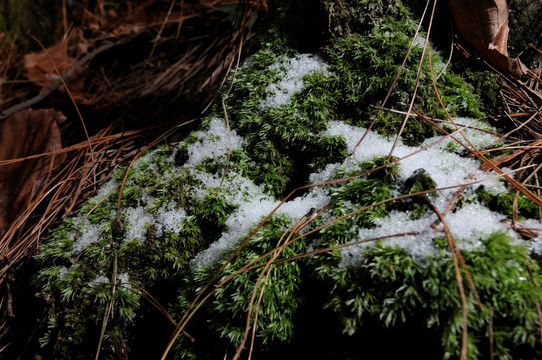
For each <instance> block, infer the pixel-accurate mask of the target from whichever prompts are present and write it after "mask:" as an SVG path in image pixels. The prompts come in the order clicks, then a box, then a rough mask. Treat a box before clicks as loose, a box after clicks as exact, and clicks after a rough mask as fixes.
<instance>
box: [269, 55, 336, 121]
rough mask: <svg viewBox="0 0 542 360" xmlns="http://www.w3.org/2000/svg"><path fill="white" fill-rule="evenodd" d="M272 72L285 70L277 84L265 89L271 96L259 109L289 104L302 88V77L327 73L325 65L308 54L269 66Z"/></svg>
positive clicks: (316, 57) (317, 58)
mask: <svg viewBox="0 0 542 360" xmlns="http://www.w3.org/2000/svg"><path fill="white" fill-rule="evenodd" d="M270 68H271V69H273V70H278V71H281V70H285V71H286V75H284V77H283V78H282V79H281V80H280V81H279V82H278V83H272V84H269V85H268V86H267V88H266V89H265V90H266V92H267V93H271V94H273V95H271V96H269V97H268V98H267V99H265V100H263V101H262V102H261V103H260V108H261V109H262V110H263V109H268V108H276V107H279V106H283V105H286V104H288V103H289V102H290V99H291V98H292V95H294V94H295V93H297V92H300V91H301V90H303V88H304V83H303V76H305V75H306V74H309V73H312V72H316V71H320V72H323V73H324V74H326V73H327V65H326V64H325V63H324V62H323V60H322V59H320V58H319V57H318V56H315V55H310V54H298V55H296V56H295V57H294V58H292V59H290V60H288V62H276V63H274V64H273V65H271V66H270Z"/></svg>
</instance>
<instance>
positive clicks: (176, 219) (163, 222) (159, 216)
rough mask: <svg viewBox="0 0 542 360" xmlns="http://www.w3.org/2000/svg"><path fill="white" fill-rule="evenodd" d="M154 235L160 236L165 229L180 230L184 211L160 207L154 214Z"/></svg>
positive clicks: (184, 216) (184, 217)
mask: <svg viewBox="0 0 542 360" xmlns="http://www.w3.org/2000/svg"><path fill="white" fill-rule="evenodd" d="M154 219H155V222H154V225H155V228H156V236H158V237H160V236H162V235H163V234H164V233H165V232H166V231H170V232H176V233H178V232H180V231H181V229H182V227H183V220H184V219H186V211H184V210H183V209H169V210H165V209H160V210H158V212H157V213H156V214H155V216H154Z"/></svg>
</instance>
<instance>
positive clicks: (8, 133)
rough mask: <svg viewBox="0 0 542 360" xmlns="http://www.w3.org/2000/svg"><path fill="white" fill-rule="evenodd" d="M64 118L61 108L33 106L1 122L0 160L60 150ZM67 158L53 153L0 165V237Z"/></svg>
mask: <svg viewBox="0 0 542 360" xmlns="http://www.w3.org/2000/svg"><path fill="white" fill-rule="evenodd" d="M64 120H66V118H65V117H64V115H62V113H61V112H59V111H55V110H52V109H40V110H31V109H30V110H25V111H21V112H18V113H16V114H14V115H12V116H10V117H9V118H7V119H5V120H3V121H0V161H1V160H10V159H18V158H24V157H27V156H30V155H36V154H42V153H48V152H52V151H57V150H60V149H61V148H62V143H61V140H60V130H59V128H58V124H59V123H61V122H63V121H64ZM64 158H65V155H64V154H62V155H56V156H54V157H53V156H51V155H49V156H44V157H41V158H37V159H29V160H26V161H22V162H16V163H13V164H8V165H3V166H0V237H1V236H2V235H3V233H4V232H5V230H6V229H7V227H8V225H9V223H10V222H11V221H12V220H13V219H14V218H15V217H16V216H17V214H18V212H19V211H20V210H22V209H23V208H24V206H25V205H27V204H28V203H29V202H30V200H31V198H32V196H33V195H34V194H35V193H36V192H37V191H38V190H39V187H40V184H41V182H42V181H43V177H44V176H45V175H46V174H47V173H48V172H49V171H50V170H51V169H53V168H54V167H56V166H57V165H58V164H60V163H61V162H62V161H63V160H64Z"/></svg>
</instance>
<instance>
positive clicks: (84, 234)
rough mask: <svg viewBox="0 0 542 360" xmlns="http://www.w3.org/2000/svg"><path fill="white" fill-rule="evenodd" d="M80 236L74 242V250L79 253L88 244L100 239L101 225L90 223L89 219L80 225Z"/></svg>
mask: <svg viewBox="0 0 542 360" xmlns="http://www.w3.org/2000/svg"><path fill="white" fill-rule="evenodd" d="M80 231H81V232H80V236H79V238H78V239H77V240H75V242H74V243H73V252H74V253H75V254H76V255H77V254H80V253H81V251H83V249H84V248H85V247H86V246H87V245H88V244H92V243H94V242H96V241H98V240H99V239H100V233H101V231H100V225H97V224H90V223H89V222H88V221H86V222H85V224H83V225H82V226H81V227H80Z"/></svg>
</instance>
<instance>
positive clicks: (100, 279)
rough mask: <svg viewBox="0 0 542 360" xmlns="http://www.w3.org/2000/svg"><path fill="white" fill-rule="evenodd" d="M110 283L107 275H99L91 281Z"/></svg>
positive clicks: (94, 282)
mask: <svg viewBox="0 0 542 360" xmlns="http://www.w3.org/2000/svg"><path fill="white" fill-rule="evenodd" d="M109 283H110V281H109V278H108V277H107V276H105V275H98V276H97V277H96V279H94V280H93V281H92V282H91V284H92V285H104V284H109Z"/></svg>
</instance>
